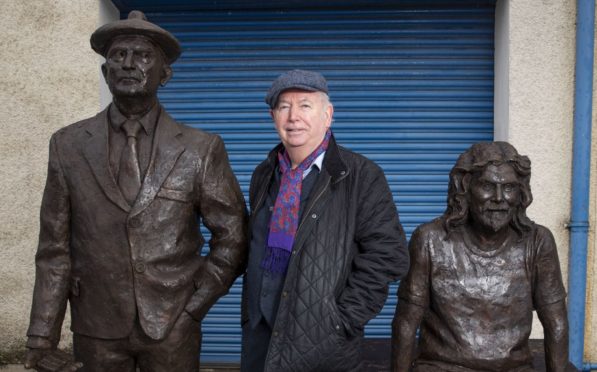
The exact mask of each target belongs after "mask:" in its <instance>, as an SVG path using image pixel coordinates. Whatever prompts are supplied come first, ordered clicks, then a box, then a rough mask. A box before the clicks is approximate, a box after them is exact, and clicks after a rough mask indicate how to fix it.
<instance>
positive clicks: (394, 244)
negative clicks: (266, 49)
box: [242, 137, 409, 372]
mask: <svg viewBox="0 0 597 372" xmlns="http://www.w3.org/2000/svg"><path fill="white" fill-rule="evenodd" d="M280 146H281V145H278V147H276V148H275V149H274V150H272V152H270V154H269V156H268V158H267V159H266V160H265V161H264V162H262V163H261V164H260V165H259V166H258V167H257V168H256V170H255V172H254V173H253V177H252V179H251V186H250V190H249V196H250V206H251V215H252V216H254V214H255V211H257V210H258V209H259V208H261V207H262V206H263V202H264V199H265V195H266V193H267V190H268V186H269V185H270V183H271V180H272V177H273V176H274V171H275V169H276V162H277V157H276V154H277V152H278V150H279V149H280ZM252 218H253V217H251V219H252ZM249 231H251V228H250V227H249ZM251 254H252V253H251V252H250V253H249V255H251ZM249 260H251V257H250V258H249ZM408 267H409V259H408V251H407V248H406V240H405V237H404V231H403V229H402V226H401V225H400V222H399V220H398V213H397V211H396V207H395V205H394V201H393V198H392V194H391V192H390V189H389V187H388V183H387V181H386V179H385V177H384V174H383V171H382V170H381V168H380V167H379V166H377V165H376V164H375V163H373V162H372V161H370V160H368V159H367V158H365V157H363V156H361V155H359V154H355V153H353V152H351V151H349V150H346V149H344V148H342V147H339V146H338V145H336V142H335V140H334V138H333V137H332V139H331V140H330V144H329V147H328V149H327V152H326V155H325V158H324V161H323V169H322V171H321V173H320V175H319V177H318V179H317V182H316V184H315V185H314V187H313V189H312V190H311V193H310V197H309V201H308V202H307V205H306V206H305V209H304V213H303V215H302V218H301V221H300V222H299V227H298V231H297V235H296V238H295V242H294V248H293V251H292V255H291V260H290V263H289V266H288V271H287V274H286V280H285V282H284V287H283V290H282V295H281V299H280V305H279V308H278V312H277V315H276V321H275V324H274V327H273V333H272V338H271V342H270V345H269V350H268V355H267V358H266V362H265V371H301V372H305V371H347V370H351V369H355V368H358V364H359V363H360V357H361V356H360V345H361V342H362V338H363V328H364V326H365V324H366V323H367V322H368V321H369V320H370V319H371V318H373V317H374V316H375V315H377V313H378V312H379V311H380V310H381V308H382V307H383V305H384V303H385V300H386V297H387V294H388V284H389V283H390V282H392V281H394V280H397V279H400V278H402V277H403V276H404V275H405V274H406V273H407V271H408ZM259 280H261V278H260V277H259V273H258V270H254V271H252V270H251V269H250V268H249V270H248V271H247V273H246V275H245V280H244V285H245V286H246V287H245V288H244V290H243V304H242V310H243V314H242V322H243V323H244V322H246V321H248V320H249V318H250V317H255V316H260V314H252V313H251V312H252V311H250V310H249V309H251V308H254V306H250V305H251V304H250V303H249V302H250V301H257V299H254V298H249V296H247V294H248V293H250V292H251V286H253V285H257V283H258V281H259Z"/></svg>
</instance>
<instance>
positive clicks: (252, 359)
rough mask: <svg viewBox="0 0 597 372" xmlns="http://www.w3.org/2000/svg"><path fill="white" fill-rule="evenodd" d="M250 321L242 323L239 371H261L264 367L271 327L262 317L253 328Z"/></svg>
mask: <svg viewBox="0 0 597 372" xmlns="http://www.w3.org/2000/svg"><path fill="white" fill-rule="evenodd" d="M250 323H251V322H246V323H245V324H244V325H243V336H242V351H241V357H240V370H241V372H261V371H263V369H264V368H265V358H266V357H267V349H268V348H269V340H270V338H271V337H272V329H271V328H270V326H269V325H268V324H267V322H266V321H265V319H264V318H263V317H261V321H260V322H259V324H257V326H256V327H255V328H251V325H250Z"/></svg>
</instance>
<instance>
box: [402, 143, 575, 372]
mask: <svg viewBox="0 0 597 372" xmlns="http://www.w3.org/2000/svg"><path fill="white" fill-rule="evenodd" d="M530 177H531V163H530V160H529V159H528V158H527V157H526V156H521V155H519V154H518V152H517V151H516V149H515V148H514V147H513V146H511V145H510V144H508V143H506V142H490V143H477V144H475V145H473V146H472V147H471V148H469V149H468V150H467V151H466V152H464V153H463V154H462V155H460V157H459V158H458V160H457V162H456V165H455V166H454V168H452V171H451V172H450V184H449V188H448V207H447V209H446V212H445V213H444V214H443V215H442V216H441V217H439V218H437V219H435V220H433V221H431V222H429V223H426V224H423V225H421V226H419V227H418V228H417V229H416V231H415V232H414V233H413V235H412V238H411V241H410V246H409V249H410V255H411V266H410V270H409V273H408V275H407V277H406V278H405V279H404V281H402V283H401V284H400V289H399V291H398V297H399V304H398V307H397V310H396V314H395V316H394V322H393V325H392V331H393V334H392V368H393V371H395V372H398V371H408V370H410V369H411V368H412V369H413V370H414V371H438V370H439V371H532V370H533V367H532V364H531V353H530V351H529V345H528V338H529V335H530V333H531V323H532V312H533V310H536V311H537V314H538V315H539V319H540V320H541V323H542V324H543V327H544V330H545V359H546V361H545V363H546V366H547V370H548V371H563V370H565V368H566V365H567V362H568V322H567V318H566V316H567V314H566V304H565V297H566V293H565V290H564V285H563V283H562V275H561V272H560V264H559V261H558V254H557V250H556V245H555V242H554V239H553V236H552V234H551V232H550V231H549V230H548V229H547V228H545V227H543V226H540V225H537V224H535V223H534V222H533V221H531V220H530V219H529V218H528V217H527V215H526V208H527V207H528V206H529V205H530V204H531V202H532V200H533V197H532V194H531V189H530V183H529V181H530ZM421 322H422V323H421ZM419 324H421V330H420V339H419V344H418V355H417V356H416V357H415V354H414V353H415V348H416V345H415V344H416V342H415V334H416V331H417V327H418V326H419ZM413 361H414V363H413Z"/></svg>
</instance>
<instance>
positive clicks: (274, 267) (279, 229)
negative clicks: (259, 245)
mask: <svg viewBox="0 0 597 372" xmlns="http://www.w3.org/2000/svg"><path fill="white" fill-rule="evenodd" d="M331 135H332V132H331V131H330V130H329V129H328V131H327V132H326V134H325V137H324V139H323V142H321V144H320V145H319V146H318V147H317V148H316V149H315V150H314V151H313V152H312V153H311V154H310V155H309V156H307V157H306V158H305V160H303V161H302V163H301V164H299V166H298V167H296V169H292V163H291V162H290V158H289V156H288V153H287V152H286V150H284V149H282V150H281V151H280V152H279V153H278V163H279V167H280V172H281V173H282V180H281V181H280V189H279V190H278V196H277V197H276V203H275V204H274V211H273V213H272V217H271V220H270V222H269V234H268V236H267V249H266V251H265V258H264V259H263V261H262V262H261V267H262V268H263V269H265V270H267V271H269V272H271V273H279V274H283V273H285V272H286V269H287V267H288V261H290V252H292V245H293V244H294V238H295V235H296V230H297V228H298V223H299V220H298V219H299V216H298V214H299V207H300V203H301V190H302V186H303V172H305V171H306V170H307V169H309V167H311V165H312V164H313V161H315V159H317V157H318V156H319V155H321V154H322V153H323V152H324V151H326V150H327V148H328V144H329V142H330V137H331Z"/></svg>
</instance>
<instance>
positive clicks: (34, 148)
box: [0, 0, 102, 362]
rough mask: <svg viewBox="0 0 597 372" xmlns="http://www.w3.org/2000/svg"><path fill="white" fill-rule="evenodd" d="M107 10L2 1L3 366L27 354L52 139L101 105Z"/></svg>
mask: <svg viewBox="0 0 597 372" xmlns="http://www.w3.org/2000/svg"><path fill="white" fill-rule="evenodd" d="M101 5H102V3H101V2H100V1H98V0H35V1H0V24H1V25H2V33H0V50H2V53H0V81H2V89H0V102H1V104H0V130H1V133H2V136H0V153H1V154H2V156H0V205H1V206H2V207H1V208H0V242H1V247H0V283H1V284H0V362H3V361H6V358H8V357H11V356H14V355H15V354H16V353H19V352H22V350H24V349H23V346H24V343H25V333H26V330H27V325H28V323H29V308H30V305H31V294H32V288H33V280H34V255H35V250H36V246H37V235H38V231H39V206H40V203H41V197H42V192H43V187H44V184H45V178H46V167H47V158H48V140H49V138H50V135H51V134H52V133H53V132H54V131H56V130H57V129H59V128H61V127H63V126H65V125H67V124H70V123H72V122H75V121H77V120H80V119H83V118H85V117H88V116H91V115H94V114H95V113H97V112H98V111H99V108H100V107H99V106H100V98H99V97H100V90H99V86H100V81H99V79H100V74H99V72H98V70H99V61H100V57H99V56H98V55H97V54H95V53H94V52H93V51H92V50H91V48H90V46H89V36H90V35H91V33H92V32H93V31H94V30H95V29H96V28H97V27H98V26H99V25H100V6H101ZM65 323H66V324H65V329H67V327H68V323H69V322H68V320H67V321H66V322H65ZM63 333H65V334H66V335H68V336H67V337H66V338H65V343H66V344H68V343H69V342H70V332H69V331H66V332H63Z"/></svg>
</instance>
